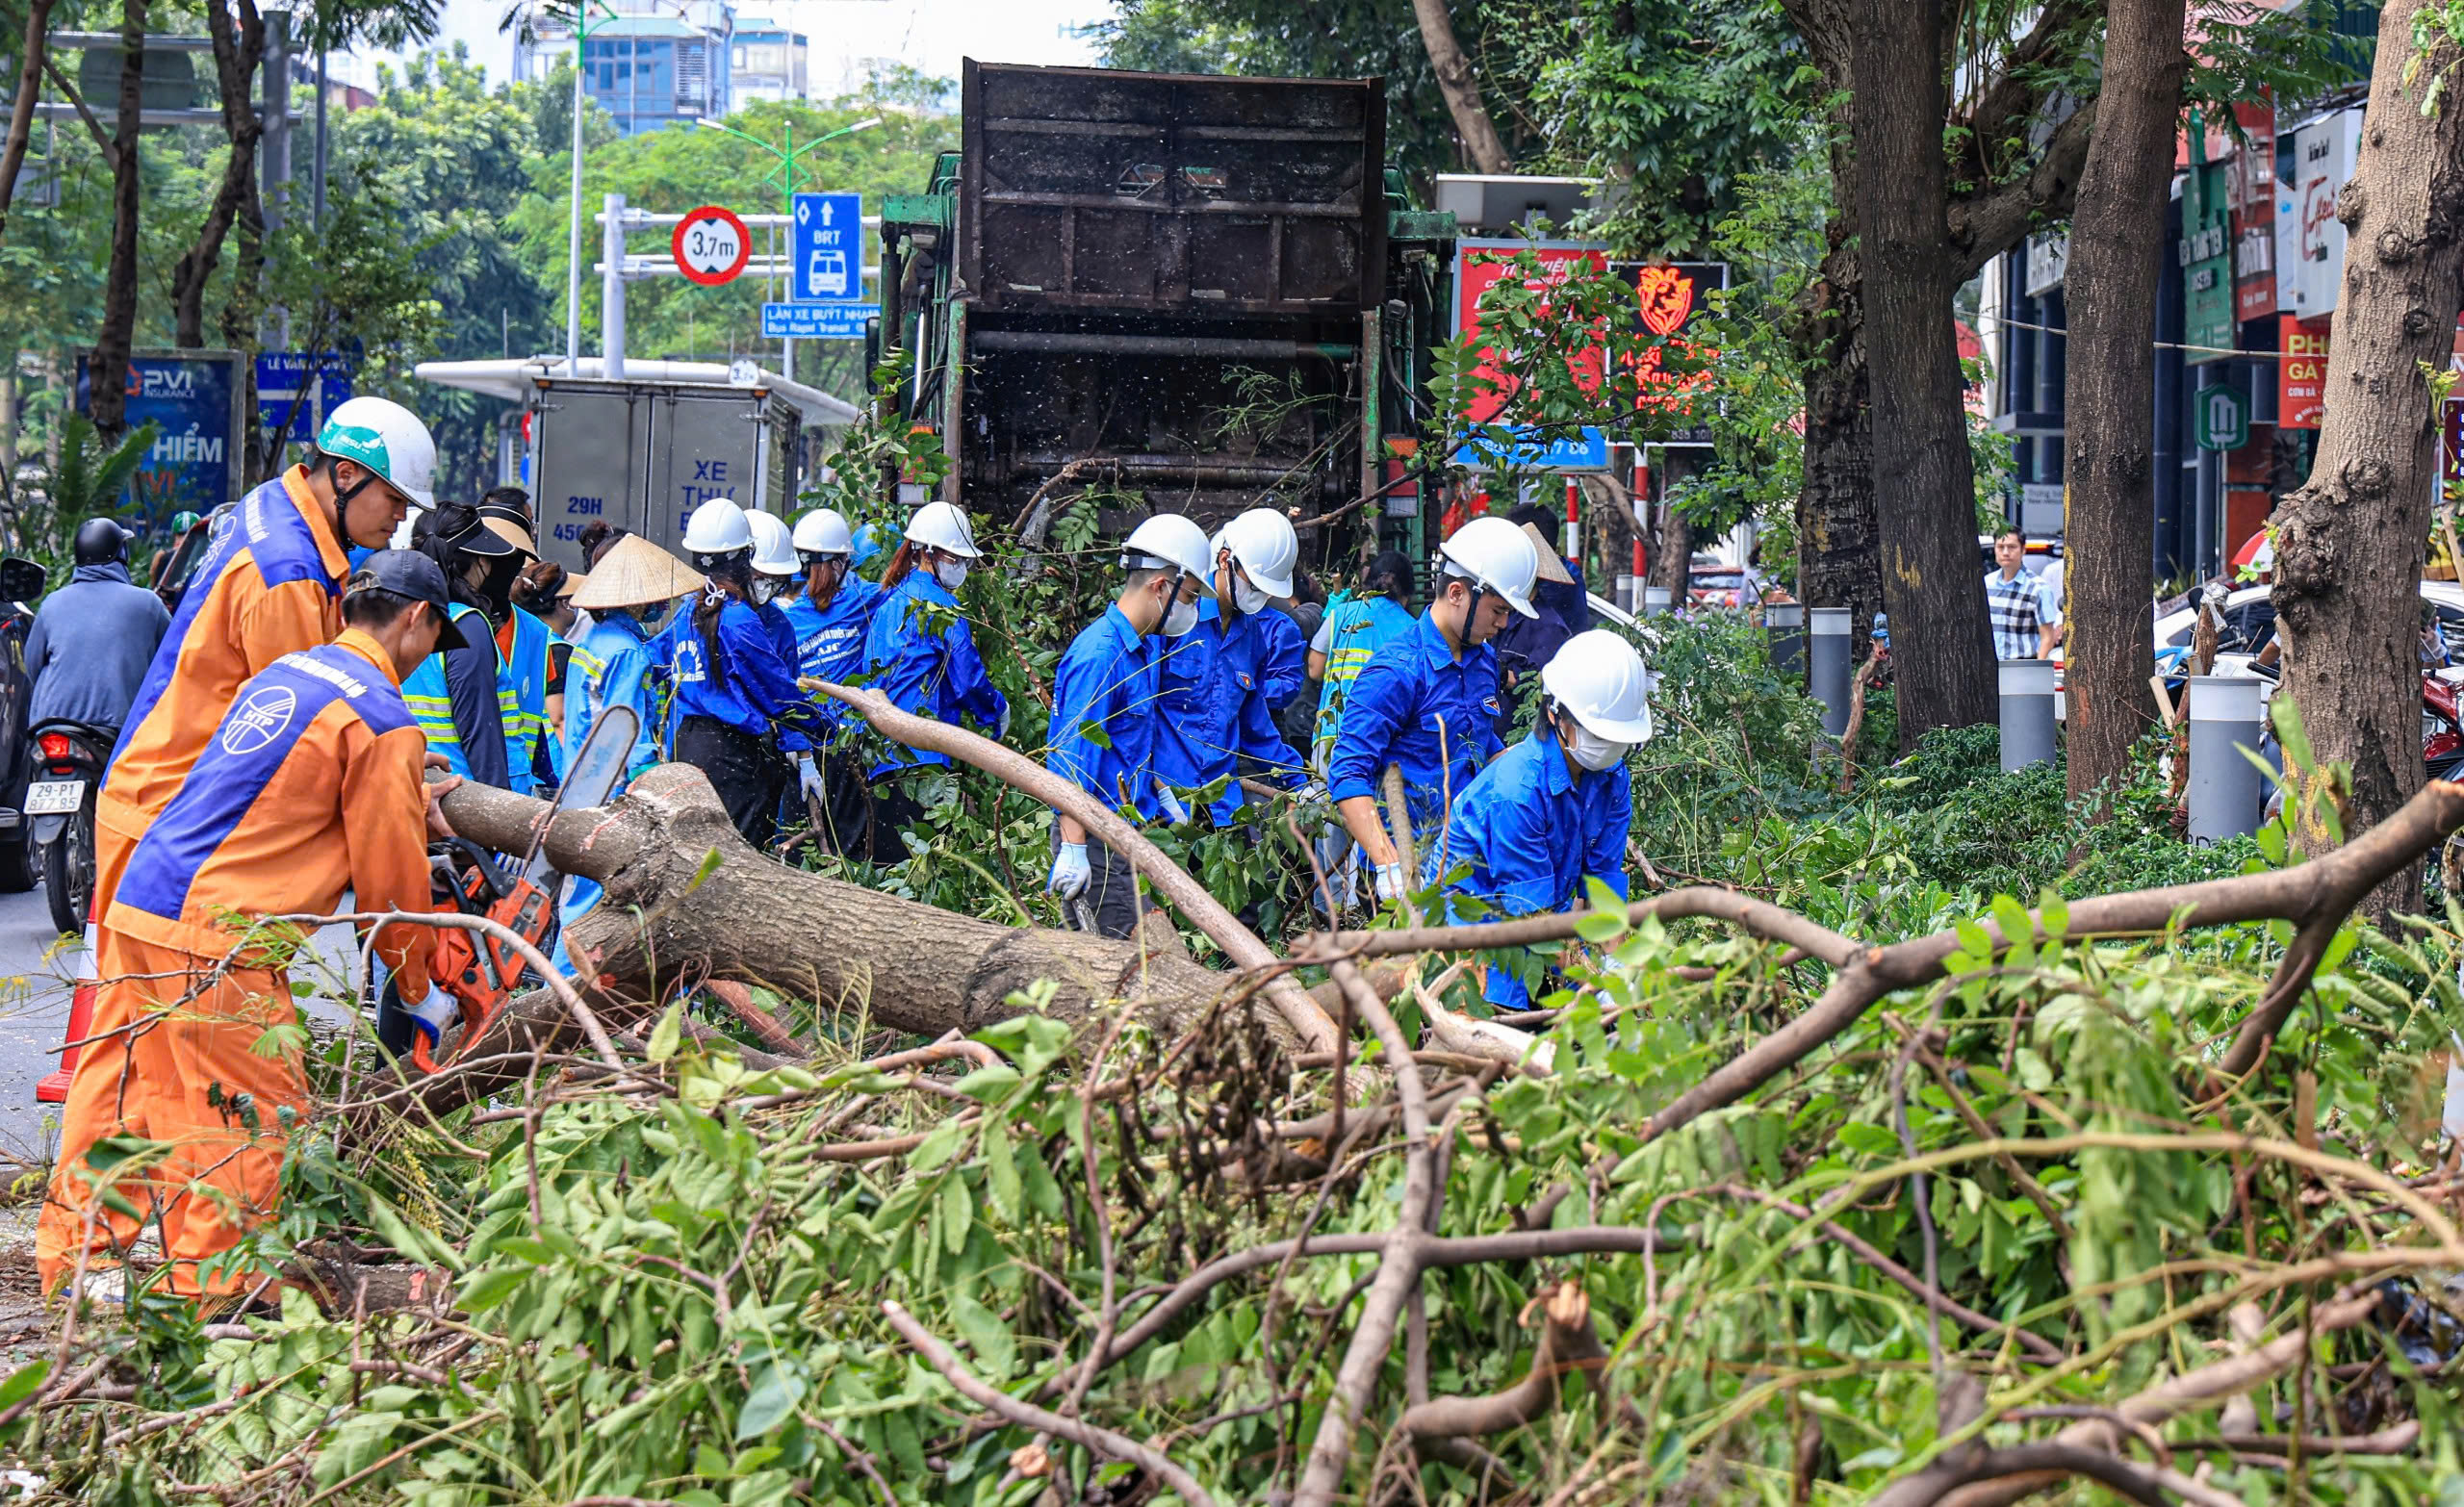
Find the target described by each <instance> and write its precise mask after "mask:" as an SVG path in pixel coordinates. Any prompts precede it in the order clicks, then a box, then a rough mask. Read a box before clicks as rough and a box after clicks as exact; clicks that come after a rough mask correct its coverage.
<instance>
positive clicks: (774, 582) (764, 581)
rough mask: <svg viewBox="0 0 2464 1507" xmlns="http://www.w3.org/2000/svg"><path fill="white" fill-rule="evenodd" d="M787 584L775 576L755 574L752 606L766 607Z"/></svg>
mask: <svg viewBox="0 0 2464 1507" xmlns="http://www.w3.org/2000/svg"><path fill="white" fill-rule="evenodd" d="M786 586H787V583H786V582H785V581H783V580H782V579H780V578H779V577H778V576H776V575H759V574H756V575H754V577H753V604H754V605H755V606H757V607H758V606H763V605H766V604H767V603H768V602H769V600H770V599H772V598H773V597H776V596H778V595H779V593H781V592H782V591H784V590H785V589H786Z"/></svg>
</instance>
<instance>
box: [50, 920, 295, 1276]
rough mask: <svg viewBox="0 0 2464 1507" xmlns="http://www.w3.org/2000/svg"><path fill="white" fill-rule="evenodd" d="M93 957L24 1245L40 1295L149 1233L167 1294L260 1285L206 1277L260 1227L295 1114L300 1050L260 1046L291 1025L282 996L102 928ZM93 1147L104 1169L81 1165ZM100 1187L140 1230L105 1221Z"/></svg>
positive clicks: (277, 977)
mask: <svg viewBox="0 0 2464 1507" xmlns="http://www.w3.org/2000/svg"><path fill="white" fill-rule="evenodd" d="M94 951H95V958H94V967H95V975H96V977H97V978H98V979H99V980H100V981H101V982H100V985H99V987H98V989H97V992H96V994H95V998H94V1011H93V1020H92V1023H91V1024H90V1027H89V1028H88V1032H87V1038H88V1040H89V1042H90V1044H89V1045H88V1046H87V1047H86V1049H85V1051H84V1053H83V1055H81V1056H80V1057H79V1058H78V1060H77V1071H76V1074H75V1076H74V1077H73V1078H71V1079H70V1081H69V1085H68V1102H67V1104H66V1106H65V1107H64V1113H63V1116H62V1120H61V1130H60V1161H59V1163H58V1166H57V1168H56V1170H55V1171H54V1173H53V1175H52V1182H51V1189H50V1193H49V1196H48V1197H46V1198H45V1200H44V1202H43V1210H42V1218H41V1221H40V1223H39V1225H38V1226H37V1229H36V1235H35V1259H36V1265H37V1268H38V1270H39V1274H40V1277H41V1280H42V1285H43V1287H44V1289H45V1290H51V1289H53V1288H56V1287H57V1286H59V1285H60V1284H61V1283H63V1282H64V1281H66V1280H67V1279H68V1278H69V1277H70V1276H72V1275H73V1274H74V1273H75V1271H76V1269H77V1265H78V1262H79V1260H80V1258H81V1257H82V1258H83V1259H84V1261H85V1264H86V1269H87V1270H89V1271H92V1270H97V1269H101V1268H107V1267H111V1266H116V1265H118V1264H120V1262H121V1260H122V1258H123V1257H124V1256H125V1255H126V1254H127V1253H128V1250H129V1247H130V1245H131V1243H132V1242H133V1241H134V1240H135V1239H136V1238H137V1236H138V1234H139V1233H140V1231H141V1229H143V1228H144V1227H146V1226H148V1225H150V1226H153V1227H154V1228H155V1229H156V1231H157V1233H158V1234H159V1235H160V1237H161V1240H162V1245H163V1255H164V1258H165V1261H166V1263H167V1268H168V1269H167V1282H166V1284H165V1285H166V1286H167V1288H168V1290H170V1291H173V1292H176V1293H181V1294H185V1295H189V1296H201V1295H209V1294H218V1293H226V1292H232V1291H241V1290H246V1289H247V1288H249V1287H252V1286H254V1285H255V1284H256V1282H258V1281H259V1280H262V1278H263V1277H264V1275H265V1273H263V1272H246V1271H229V1270H220V1269H217V1270H212V1271H208V1270H205V1269H204V1267H205V1265H206V1264H208V1263H211V1262H213V1261H214V1259H215V1258H216V1257H218V1256H220V1255H221V1254H222V1253H223V1252H225V1251H227V1250H229V1249H230V1248H231V1247H232V1246H233V1245H234V1244H236V1243H237V1242H238V1241H239V1239H240V1238H241V1237H242V1236H244V1235H245V1234H246V1233H247V1232H248V1231H249V1230H251V1229H253V1228H254V1227H255V1226H256V1225H258V1224H259V1223H261V1222H263V1221H264V1220H265V1219H267V1218H269V1216H270V1215H271V1214H272V1213H273V1208H274V1204H275V1201H276V1198H277V1195H278V1193H279V1189H280V1186H281V1178H282V1159H283V1154H284V1151H285V1149H286V1146H287V1144H288V1141H289V1137H290V1134H291V1131H292V1129H295V1128H296V1126H297V1125H298V1123H299V1121H298V1119H297V1118H296V1116H298V1115H300V1114H303V1113H304V1112H305V1111H306V1109H307V1099H308V1091H307V1080H306V1077H305V1075H304V1072H303V1069H302V1067H301V1064H300V1055H299V1052H298V1049H297V1047H296V1046H295V1045H294V1044H292V1043H290V1042H284V1043H282V1044H281V1045H280V1046H279V1048H278V1049H271V1050H269V1049H268V1045H269V1044H268V1043H266V1040H265V1038H266V1033H267V1032H268V1031H269V1030H271V1029H273V1028H275V1027H278V1026H286V1025H295V1024H296V1023H297V1021H298V1018H299V1015H298V1011H297V1009H295V1007H294V1006H293V1004H292V999H291V986H290V981H289V979H288V978H286V977H285V976H284V975H283V974H282V973H281V972H280V971H278V970H271V969H263V968H255V969H250V968H236V967H234V968H226V969H224V970H223V971H222V972H221V973H220V974H216V973H215V971H214V966H215V961H216V960H215V959H213V958H199V957H196V956H194V955H193V954H190V953H184V952H179V951H175V950H173V949H171V948H167V947H158V946H155V945H153V944H152V943H149V942H141V941H138V940H136V939H134V938H131V937H126V936H122V935H120V934H118V933H116V932H112V931H110V930H108V929H105V928H97V929H96V932H95V946H94ZM285 1110H290V1111H293V1114H294V1118H293V1124H292V1126H290V1127H286V1126H285V1125H284V1124H283V1118H284V1116H283V1111H285ZM106 1140H111V1141H114V1142H115V1143H114V1144H112V1145H108V1146H101V1143H102V1142H104V1141H106ZM98 1146H101V1151H100V1155H101V1158H102V1160H103V1162H104V1165H103V1166H102V1167H101V1168H97V1167H96V1166H95V1165H93V1164H91V1163H90V1162H89V1160H88V1158H89V1154H90V1153H93V1152H95V1151H96V1149H97V1147H98ZM123 1167H124V1168H126V1169H127V1170H125V1171H121V1170H118V1169H119V1168H123ZM98 1172H100V1173H102V1174H104V1175H99V1176H98ZM104 1187H109V1188H114V1189H116V1191H117V1192H118V1193H119V1195H120V1196H121V1197H122V1198H123V1199H125V1200H126V1201H127V1205H128V1207H129V1208H134V1209H135V1210H136V1211H137V1214H136V1215H135V1216H132V1215H131V1214H130V1213H128V1210H127V1208H122V1209H114V1208H112V1207H109V1206H108V1205H107V1204H106V1202H105V1201H104V1200H103V1199H102V1197H101V1196H100V1192H101V1188H104Z"/></svg>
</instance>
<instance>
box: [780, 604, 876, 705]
mask: <svg viewBox="0 0 2464 1507" xmlns="http://www.w3.org/2000/svg"><path fill="white" fill-rule="evenodd" d="M881 603H882V589H881V588H880V587H879V586H877V585H875V584H874V583H873V582H871V581H868V580H866V579H864V578H863V577H862V576H860V575H849V576H848V577H847V578H846V579H844V580H842V581H840V582H839V583H838V590H837V591H836V592H835V593H834V594H832V596H831V599H830V605H829V606H827V607H816V606H814V605H813V604H812V603H811V602H810V601H809V600H806V599H805V598H803V597H798V598H796V599H795V600H792V601H790V602H788V603H787V607H786V612H787V622H788V623H789V624H790V625H791V626H793V627H794V628H795V630H796V673H797V674H798V675H805V676H810V677H813V678H814V679H816V680H828V681H830V682H831V683H832V684H834V685H845V684H846V683H847V682H848V681H849V680H850V679H853V678H854V677H857V676H859V675H861V674H862V673H863V671H864V632H865V630H866V629H867V628H869V627H871V626H872V624H873V611H874V609H875V608H877V607H879V606H880V605H881ZM814 704H815V705H817V706H819V707H820V708H821V715H822V717H823V719H824V720H825V721H827V722H828V723H829V724H830V725H831V726H832V727H834V728H843V727H845V726H847V724H848V723H849V722H850V721H851V720H855V719H856V708H854V707H853V706H850V705H848V704H847V703H846V702H841V701H838V700H836V699H834V698H833V699H829V700H826V701H825V700H824V699H822V698H819V697H816V698H815V699H814Z"/></svg>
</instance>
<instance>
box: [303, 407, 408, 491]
mask: <svg viewBox="0 0 2464 1507" xmlns="http://www.w3.org/2000/svg"><path fill="white" fill-rule="evenodd" d="M317 448H318V449H320V450H321V451H323V452H324V453H325V454H327V455H330V456H333V457H334V458H335V459H337V460H347V461H349V462H351V463H353V464H354V465H359V466H365V467H367V468H368V469H369V470H370V471H372V472H374V473H376V474H377V475H378V476H380V477H382V478H383V479H384V481H385V484H386V485H387V486H389V487H392V488H393V489H394V490H395V491H397V492H398V493H400V494H401V495H402V496H404V497H406V498H410V499H411V500H412V501H413V502H416V503H418V504H419V505H420V506H422V507H434V506H435V505H436V493H435V492H434V490H433V488H434V487H435V484H436V437H435V436H433V435H431V434H429V433H428V432H427V425H426V424H424V423H422V422H420V418H419V415H417V414H415V413H413V412H411V411H410V410H409V409H407V408H405V407H403V406H402V405H401V404H399V403H397V402H394V401H392V400H390V399H387V398H382V397H353V398H348V399H347V400H345V401H344V402H342V403H339V404H337V405H336V406H335V408H334V411H333V412H332V413H330V414H327V415H326V416H325V426H324V427H323V428H321V429H320V430H318V431H317Z"/></svg>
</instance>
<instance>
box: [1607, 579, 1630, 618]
mask: <svg viewBox="0 0 2464 1507" xmlns="http://www.w3.org/2000/svg"><path fill="white" fill-rule="evenodd" d="M1608 600H1611V601H1613V602H1615V603H1617V605H1619V606H1621V607H1623V608H1625V609H1626V610H1627V611H1629V612H1631V611H1633V610H1634V578H1633V577H1632V576H1630V575H1620V576H1618V577H1617V595H1616V596H1614V597H1611V598H1609V599H1608Z"/></svg>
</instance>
